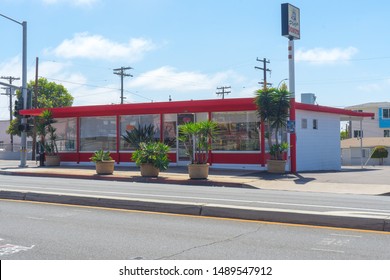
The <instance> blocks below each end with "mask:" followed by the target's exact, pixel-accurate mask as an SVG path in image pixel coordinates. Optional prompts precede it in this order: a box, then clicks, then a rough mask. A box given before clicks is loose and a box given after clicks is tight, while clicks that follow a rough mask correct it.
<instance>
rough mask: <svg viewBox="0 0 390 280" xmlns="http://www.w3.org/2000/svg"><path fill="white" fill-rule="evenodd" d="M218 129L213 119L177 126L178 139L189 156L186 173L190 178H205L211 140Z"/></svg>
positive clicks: (207, 170) (207, 172)
mask: <svg viewBox="0 0 390 280" xmlns="http://www.w3.org/2000/svg"><path fill="white" fill-rule="evenodd" d="M217 130H218V125H217V123H215V122H213V121H209V120H207V121H201V122H197V123H194V122H187V123H185V124H182V125H180V126H179V140H180V141H181V142H182V143H183V144H184V148H185V150H186V154H187V155H188V156H189V158H190V162H191V163H190V164H189V165H188V173H189V176H190V178H191V179H207V177H208V175H209V164H208V159H209V152H210V149H211V142H212V140H213V139H214V138H215V136H216V134H217Z"/></svg>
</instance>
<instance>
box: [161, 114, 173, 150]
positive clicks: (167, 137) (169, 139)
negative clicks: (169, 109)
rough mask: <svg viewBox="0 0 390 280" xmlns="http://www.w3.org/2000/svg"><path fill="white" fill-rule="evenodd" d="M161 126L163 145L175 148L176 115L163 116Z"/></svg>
mask: <svg viewBox="0 0 390 280" xmlns="http://www.w3.org/2000/svg"><path fill="white" fill-rule="evenodd" d="M163 126H164V127H163V131H164V134H163V137H164V144H166V145H168V146H169V147H171V148H176V114H165V115H164V124H163Z"/></svg>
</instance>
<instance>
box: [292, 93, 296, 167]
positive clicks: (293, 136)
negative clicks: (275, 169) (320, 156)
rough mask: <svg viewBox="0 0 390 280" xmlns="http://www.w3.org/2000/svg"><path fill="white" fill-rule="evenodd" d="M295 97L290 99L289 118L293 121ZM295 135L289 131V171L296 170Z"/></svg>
mask: <svg viewBox="0 0 390 280" xmlns="http://www.w3.org/2000/svg"><path fill="white" fill-rule="evenodd" d="M295 105H296V103H295V98H291V99H290V120H291V121H293V122H295V119H296V118H295V109H296V106H295ZM296 144H297V135H296V134H295V133H290V164H291V168H290V171H291V173H296V172H297V145H296Z"/></svg>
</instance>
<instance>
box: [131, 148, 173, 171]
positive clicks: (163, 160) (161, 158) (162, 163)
mask: <svg viewBox="0 0 390 280" xmlns="http://www.w3.org/2000/svg"><path fill="white" fill-rule="evenodd" d="M168 152H169V147H168V146H167V145H165V144H164V143H161V142H148V143H145V142H141V143H140V144H139V148H138V149H137V150H136V151H135V152H134V153H133V154H132V157H131V158H132V160H133V161H135V164H136V165H137V166H140V165H141V164H144V163H150V164H152V165H153V166H154V167H156V168H158V169H159V170H166V169H168V165H169V159H168Z"/></svg>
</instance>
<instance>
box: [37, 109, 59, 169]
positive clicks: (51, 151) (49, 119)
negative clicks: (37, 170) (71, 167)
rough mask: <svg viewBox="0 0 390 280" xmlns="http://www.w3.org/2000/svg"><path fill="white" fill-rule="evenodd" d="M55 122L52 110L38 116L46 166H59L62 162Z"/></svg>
mask: <svg viewBox="0 0 390 280" xmlns="http://www.w3.org/2000/svg"><path fill="white" fill-rule="evenodd" d="M53 123H55V120H54V119H53V114H52V112H51V111H50V110H45V111H43V112H42V113H41V115H40V116H39V117H38V121H37V133H38V136H39V137H40V140H39V143H40V145H41V147H43V150H44V153H45V165H46V166H58V165H60V162H61V158H60V156H59V154H58V148H57V143H56V141H57V134H56V130H57V129H56V128H55V127H54V126H53V125H52V124H53Z"/></svg>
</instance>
